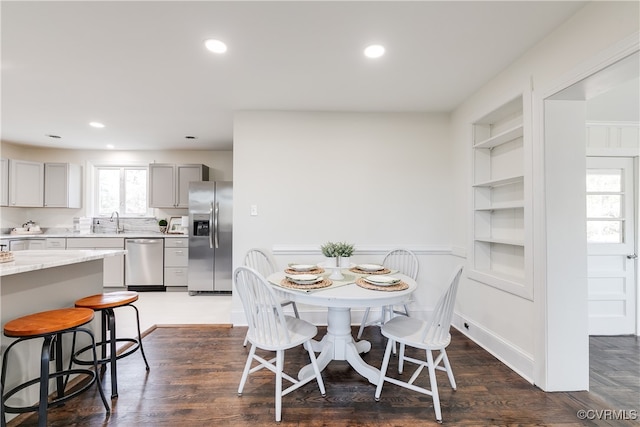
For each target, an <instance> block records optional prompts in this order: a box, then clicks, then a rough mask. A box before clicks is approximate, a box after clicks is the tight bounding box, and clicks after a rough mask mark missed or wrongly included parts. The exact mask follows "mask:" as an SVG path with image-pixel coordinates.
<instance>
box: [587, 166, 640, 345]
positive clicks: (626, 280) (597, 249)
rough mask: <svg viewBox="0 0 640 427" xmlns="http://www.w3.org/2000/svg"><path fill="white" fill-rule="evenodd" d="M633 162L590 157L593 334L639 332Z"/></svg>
mask: <svg viewBox="0 0 640 427" xmlns="http://www.w3.org/2000/svg"><path fill="white" fill-rule="evenodd" d="M635 191H636V189H635V187H634V171H633V159H631V158H624V157H588V158H587V223H586V229H587V245H588V246H587V250H588V287H589V294H588V295H589V296H588V298H589V334H590V335H626V334H635V333H636V309H637V307H636V292H637V290H636V271H635V260H634V259H633V258H632V257H631V258H630V257H628V256H629V255H633V254H634V251H635V248H636V242H635V231H634V230H635V217H634V206H635V200H634V194H635Z"/></svg>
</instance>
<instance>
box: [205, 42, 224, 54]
mask: <svg viewBox="0 0 640 427" xmlns="http://www.w3.org/2000/svg"><path fill="white" fill-rule="evenodd" d="M204 45H205V47H206V48H207V49H209V50H210V51H211V52H213V53H225V52H226V51H227V45H226V44H224V43H223V42H221V41H220V40H215V39H209V40H206V41H205V42H204Z"/></svg>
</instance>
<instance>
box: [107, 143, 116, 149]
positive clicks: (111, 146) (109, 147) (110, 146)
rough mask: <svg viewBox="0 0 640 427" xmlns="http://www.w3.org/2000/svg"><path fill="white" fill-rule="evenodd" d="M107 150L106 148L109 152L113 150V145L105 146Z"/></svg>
mask: <svg viewBox="0 0 640 427" xmlns="http://www.w3.org/2000/svg"><path fill="white" fill-rule="evenodd" d="M107 148H108V149H109V150H113V149H114V148H115V147H114V145H113V144H107Z"/></svg>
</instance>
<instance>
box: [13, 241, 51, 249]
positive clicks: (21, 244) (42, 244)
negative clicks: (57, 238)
mask: <svg viewBox="0 0 640 427" xmlns="http://www.w3.org/2000/svg"><path fill="white" fill-rule="evenodd" d="M8 249H9V250H10V251H13V252H15V251H26V250H44V249H47V244H46V239H12V240H9V247H8Z"/></svg>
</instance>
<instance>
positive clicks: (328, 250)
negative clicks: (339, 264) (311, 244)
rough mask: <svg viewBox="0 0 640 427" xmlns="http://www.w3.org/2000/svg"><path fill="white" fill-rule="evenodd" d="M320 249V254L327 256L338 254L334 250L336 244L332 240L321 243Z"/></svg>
mask: <svg viewBox="0 0 640 427" xmlns="http://www.w3.org/2000/svg"><path fill="white" fill-rule="evenodd" d="M320 250H321V251H322V255H324V256H326V257H328V258H333V257H337V256H338V253H337V251H336V244H335V243H333V242H327V243H325V244H324V245H321V246H320Z"/></svg>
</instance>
